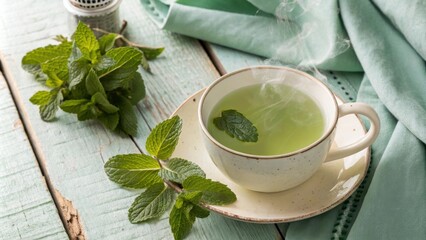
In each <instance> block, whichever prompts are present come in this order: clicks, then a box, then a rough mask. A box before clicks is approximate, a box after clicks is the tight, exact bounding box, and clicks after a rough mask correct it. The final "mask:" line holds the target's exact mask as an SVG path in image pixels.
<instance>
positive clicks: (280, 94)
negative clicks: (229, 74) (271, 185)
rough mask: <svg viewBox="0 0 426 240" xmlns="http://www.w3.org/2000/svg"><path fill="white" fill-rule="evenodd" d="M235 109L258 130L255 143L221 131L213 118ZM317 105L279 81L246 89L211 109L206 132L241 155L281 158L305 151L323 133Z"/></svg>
mask: <svg viewBox="0 0 426 240" xmlns="http://www.w3.org/2000/svg"><path fill="white" fill-rule="evenodd" d="M230 109H232V110H236V111H238V112H239V113H241V114H243V115H244V117H246V118H247V119H248V120H249V121H250V122H251V123H253V125H254V126H255V127H256V128H257V133H258V139H257V141H256V142H242V141H240V140H238V139H237V138H235V137H231V136H230V135H228V134H227V133H226V132H225V131H222V130H220V129H218V127H217V126H216V125H215V124H214V123H213V119H215V118H217V117H220V116H221V113H222V112H223V111H225V110H230ZM324 125H325V123H324V118H323V116H322V113H321V110H320V108H319V107H318V105H317V104H316V103H315V101H314V100H312V99H311V98H310V97H309V96H307V95H306V94H305V93H303V92H301V91H300V90H297V89H296V88H294V87H291V86H289V85H286V84H282V83H280V81H274V80H270V81H267V82H265V83H259V84H255V85H250V86H245V87H242V88H239V89H237V90H234V91H232V92H230V93H228V94H227V95H226V96H224V97H223V98H222V99H221V100H220V101H219V102H218V103H217V104H216V105H215V106H214V107H213V109H212V111H211V113H210V115H209V118H208V124H207V129H208V131H209V133H210V134H211V135H212V136H213V138H215V139H216V140H217V141H218V142H220V143H221V144H223V145H224V146H226V147H228V148H231V149H234V150H236V151H239V152H242V153H248V154H253V155H267V156H270V155H280V154H286V153H290V152H294V151H297V150H299V149H302V148H304V147H306V146H308V145H310V144H312V143H314V142H315V141H316V140H318V139H319V138H320V137H321V136H322V134H323V131H324Z"/></svg>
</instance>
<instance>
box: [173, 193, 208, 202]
mask: <svg viewBox="0 0 426 240" xmlns="http://www.w3.org/2000/svg"><path fill="white" fill-rule="evenodd" d="M202 196H203V192H201V191H192V192H187V191H183V192H181V193H180V194H179V197H178V198H179V199H181V200H182V201H187V202H191V203H193V204H198V203H200V200H201V197H202Z"/></svg>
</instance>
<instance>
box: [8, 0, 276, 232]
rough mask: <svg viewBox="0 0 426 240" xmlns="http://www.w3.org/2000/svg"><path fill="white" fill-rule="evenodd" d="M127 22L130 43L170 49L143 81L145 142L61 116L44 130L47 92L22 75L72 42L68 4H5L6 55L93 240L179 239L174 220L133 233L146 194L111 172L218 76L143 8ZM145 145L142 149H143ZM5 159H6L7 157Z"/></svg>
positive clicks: (20, 98) (55, 173) (130, 7)
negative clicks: (41, 95)
mask: <svg viewBox="0 0 426 240" xmlns="http://www.w3.org/2000/svg"><path fill="white" fill-rule="evenodd" d="M120 12H121V16H122V18H124V19H126V20H127V21H128V22H129V27H128V37H129V38H130V39H132V40H134V41H137V42H140V43H145V44H155V45H163V46H165V47H166V52H165V54H164V56H163V57H160V58H159V59H157V60H155V61H153V62H152V64H151V68H152V71H153V73H154V74H152V75H150V74H147V73H143V77H144V79H145V81H146V82H145V83H146V86H147V92H148V95H147V98H146V99H145V100H144V101H143V102H142V103H140V104H139V105H138V107H137V108H138V114H137V117H138V123H139V124H138V126H139V129H138V137H137V138H135V139H131V138H129V137H128V136H126V135H122V134H121V135H120V134H117V133H112V132H109V131H108V130H106V129H105V128H103V127H102V126H101V125H99V124H97V123H95V122H93V121H87V122H78V121H77V119H76V117H75V116H73V115H69V114H65V113H62V112H59V113H58V114H57V118H58V119H57V121H55V122H52V123H46V122H43V121H42V120H41V119H40V117H39V115H38V109H37V108H36V107H35V106H33V105H32V104H31V103H29V101H28V99H29V98H30V96H31V95H32V94H33V93H35V92H36V91H38V90H41V89H42V87H41V86H40V84H39V83H37V82H35V81H34V80H33V78H32V76H31V75H29V74H27V73H25V72H24V71H23V70H22V69H21V67H20V61H21V59H22V57H23V56H24V54H25V53H26V52H28V51H29V50H32V49H34V48H36V47H40V46H44V45H46V44H48V43H53V41H51V40H49V39H50V38H52V37H54V36H55V35H57V34H64V35H67V34H68V35H69V31H68V28H67V14H66V12H65V9H64V8H63V6H62V2H61V1H47V0H44V1H32V0H23V1H13V2H9V1H8V2H7V4H6V3H5V2H4V1H3V4H2V7H1V8H0V32H1V33H2V34H1V35H0V51H2V53H3V56H4V58H3V61H5V62H6V63H7V64H6V65H5V66H6V67H7V69H8V76H9V77H8V79H9V80H10V85H11V88H12V90H13V94H14V96H15V97H16V99H17V102H18V105H19V108H20V112H21V114H22V115H23V116H24V124H25V125H26V126H27V128H28V132H29V134H30V135H31V141H32V142H33V146H34V147H35V149H36V152H37V155H38V158H39V160H40V161H41V163H42V165H43V166H44V167H45V169H46V171H47V173H48V175H49V179H50V181H51V184H52V185H53V186H54V187H55V189H56V190H57V191H58V192H59V193H60V194H61V195H62V196H63V197H64V198H66V199H68V200H69V201H70V202H72V205H73V207H74V208H75V210H76V211H77V212H78V214H79V218H78V219H79V221H80V223H81V224H82V225H83V230H84V234H85V236H87V238H88V239H136V238H141V239H171V238H172V235H171V231H170V229H169V224H168V216H167V215H164V216H163V217H161V218H160V219H158V220H154V221H151V222H150V223H149V224H144V225H133V224H130V223H129V221H128V219H127V209H128V208H129V206H130V204H131V203H132V201H133V199H134V198H135V197H136V196H137V194H138V193H139V191H129V190H125V189H121V188H119V187H118V186H117V185H115V184H114V183H112V182H110V181H109V180H108V179H107V177H106V175H105V173H104V170H103V165H104V163H105V162H106V161H107V160H108V158H110V157H112V156H114V155H116V154H125V153H136V152H140V150H139V148H140V149H143V148H144V147H143V146H144V142H145V139H146V137H147V135H148V132H149V129H150V128H152V127H153V126H154V125H155V124H156V123H158V122H159V121H161V120H163V119H165V118H167V117H168V116H169V115H170V114H171V113H172V112H173V111H174V110H175V108H176V107H177V106H178V105H179V104H180V103H181V102H183V100H184V99H185V98H186V97H188V96H190V95H191V94H192V93H193V92H195V91H196V90H199V89H200V88H203V87H204V86H206V85H207V84H208V83H209V82H211V81H212V80H213V79H215V78H217V77H218V73H217V72H216V70H215V68H214V67H213V65H212V64H211V62H210V61H209V59H208V56H207V55H206V54H205V52H204V51H203V49H202V48H201V46H200V45H199V43H198V42H197V41H194V40H191V39H188V38H185V37H182V36H178V35H175V34H171V33H168V32H164V31H161V30H159V29H158V28H157V27H156V26H154V24H153V23H152V22H151V21H150V19H148V17H147V16H146V14H144V12H143V10H142V8H141V6H140V4H139V2H138V1H137V0H126V1H123V3H122V6H121V9H120ZM135 142H136V143H137V144H136V143H135ZM0 154H1V153H0ZM275 237H276V233H275V230H274V226H273V225H255V224H247V223H242V222H237V221H234V220H230V219H226V218H224V217H222V216H219V215H216V214H212V216H211V217H209V218H207V219H203V220H197V223H196V224H195V226H194V229H193V231H192V232H191V234H190V236H189V237H188V239H274V238H275Z"/></svg>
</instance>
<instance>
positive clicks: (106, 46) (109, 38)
mask: <svg viewBox="0 0 426 240" xmlns="http://www.w3.org/2000/svg"><path fill="white" fill-rule="evenodd" d="M116 39H117V34H115V33H108V34H105V35H103V36H102V37H100V38H99V49H100V50H101V54H105V53H106V52H107V51H109V50H111V49H112V48H113V47H114V43H115V40H116Z"/></svg>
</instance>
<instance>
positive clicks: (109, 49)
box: [22, 22, 164, 136]
mask: <svg viewBox="0 0 426 240" xmlns="http://www.w3.org/2000/svg"><path fill="white" fill-rule="evenodd" d="M102 32H103V33H105V35H104V36H102V37H100V38H99V39H96V36H95V35H94V33H93V32H92V30H91V29H90V28H89V27H88V26H86V25H85V24H83V23H81V22H80V23H79V24H78V26H77V28H76V31H75V32H74V34H73V36H72V39H71V40H68V38H66V37H64V36H61V35H58V36H56V38H55V40H56V41H58V42H59V44H58V45H48V46H45V47H40V48H37V49H34V50H32V51H30V52H28V53H27V54H26V55H25V56H24V57H23V58H22V68H23V69H24V70H26V71H27V72H29V73H31V74H33V75H34V76H35V79H36V80H37V81H40V82H41V83H42V84H44V85H45V86H46V87H47V88H50V90H49V91H38V92H37V93H35V94H34V95H33V96H32V97H31V98H30V101H31V103H33V104H35V105H38V106H39V109H40V117H41V118H42V119H43V120H44V121H52V120H54V119H55V115H56V112H57V110H58V109H59V108H61V109H62V110H63V111H64V112H68V113H73V114H76V115H77V119H78V120H80V121H85V120H89V119H94V120H98V121H99V122H100V123H102V124H103V125H104V126H105V127H106V128H108V129H110V130H121V131H124V132H125V133H127V134H129V135H132V136H134V135H136V133H137V121H136V115H135V112H134V107H133V106H134V105H136V104H137V103H138V102H139V101H140V100H141V99H143V98H144V97H145V85H144V81H143V79H142V76H141V74H140V73H139V72H138V68H139V66H142V67H143V68H145V69H148V68H149V65H148V62H147V61H148V60H151V59H154V58H156V57H157V56H158V55H160V54H161V52H162V51H163V50H164V48H151V47H145V46H143V47H141V46H140V45H137V44H135V43H132V42H130V41H129V40H127V39H126V40H125V41H124V44H123V41H121V42H120V43H121V44H120V47H118V45H119V43H118V42H117V40H118V39H122V38H124V37H123V36H122V35H120V34H115V33H108V32H105V31H102Z"/></svg>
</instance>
